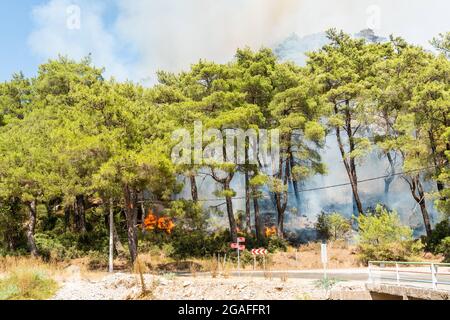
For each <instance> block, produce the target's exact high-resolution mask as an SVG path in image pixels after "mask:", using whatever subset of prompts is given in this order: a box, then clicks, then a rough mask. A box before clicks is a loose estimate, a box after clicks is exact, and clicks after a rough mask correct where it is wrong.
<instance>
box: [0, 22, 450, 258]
mask: <svg viewBox="0 0 450 320" xmlns="http://www.w3.org/2000/svg"><path fill="white" fill-rule="evenodd" d="M327 36H328V38H329V44H326V45H325V46H323V47H322V48H321V49H320V50H317V51H315V52H311V53H309V54H308V59H307V63H306V66H305V67H299V66H297V65H295V64H293V63H291V62H281V61H279V60H278V59H277V57H276V56H275V55H274V53H273V52H272V51H271V50H269V49H261V50H259V51H252V50H250V49H248V48H245V49H239V50H237V52H236V56H235V59H233V60H232V61H230V62H229V63H226V64H218V63H214V62H210V61H204V60H200V61H199V62H198V63H196V64H194V65H192V66H191V68H190V69H189V70H186V71H184V72H181V73H178V74H174V73H170V72H165V71H160V72H159V73H158V84H156V85H155V86H153V87H151V88H146V87H142V86H140V85H138V84H135V83H131V82H126V83H118V82H116V81H115V80H114V79H111V80H107V79H105V78H104V76H103V70H102V69H98V68H96V67H93V66H92V65H91V62H90V60H89V59H88V58H87V59H85V60H83V61H80V62H76V61H72V60H70V59H68V58H65V57H60V58H59V59H57V60H50V61H48V62H47V63H45V64H43V65H41V66H40V68H39V70H38V73H37V75H36V76H35V77H34V78H31V79H28V78H26V77H24V75H23V74H20V73H18V74H15V75H14V76H13V77H12V79H11V80H10V81H8V82H5V83H1V84H0V152H1V158H0V237H1V239H0V242H1V247H2V249H1V250H2V251H0V252H5V253H12V252H24V251H28V252H30V253H31V254H32V255H34V256H38V255H41V254H42V252H41V251H42V248H43V247H45V244H48V242H49V241H53V242H55V241H57V239H59V240H58V241H60V242H61V246H66V247H70V246H76V247H77V248H81V247H83V245H87V246H92V247H94V246H97V245H98V246H99V247H102V246H103V245H104V242H105V241H106V240H105V239H104V238H105V237H106V234H105V230H107V228H106V226H107V225H108V223H107V220H108V214H109V212H110V210H112V211H113V212H114V214H115V223H116V226H117V228H115V229H117V230H115V237H117V239H116V240H117V241H116V244H117V246H116V248H117V250H120V245H119V244H120V238H121V237H123V238H126V239H127V241H128V248H129V252H130V255H131V261H132V262H134V261H135V259H136V257H137V254H138V242H139V240H140V239H141V238H142V237H143V233H145V232H143V231H144V230H146V227H148V228H147V229H149V228H150V227H149V226H151V228H156V226H158V228H159V229H161V230H165V231H166V232H165V234H164V235H161V237H162V236H169V235H170V236H172V237H174V238H173V241H174V242H176V241H178V242H179V243H181V242H182V241H185V240H186V238H185V237H186V234H190V235H191V236H192V237H195V236H198V239H202V237H205V236H206V235H207V234H211V230H210V227H209V226H208V214H210V212H211V210H212V209H214V210H216V211H222V212H223V213H224V215H225V217H226V219H227V221H228V226H227V229H228V230H227V232H228V233H227V234H226V236H225V237H224V241H223V243H225V246H226V241H230V240H236V237H237V236H238V235H239V234H245V235H248V236H249V237H253V238H255V241H256V242H259V243H263V242H264V241H265V239H264V238H265V236H266V235H267V228H272V227H274V228H276V234H277V237H278V238H280V239H282V238H283V237H285V230H284V221H285V218H286V215H288V214H289V212H288V211H287V210H286V209H287V204H288V201H290V200H291V198H294V199H295V201H301V199H300V198H299V197H298V190H299V185H300V183H301V182H302V181H305V180H306V179H308V178H310V177H312V176H314V175H321V174H326V172H327V163H325V162H324V161H323V159H322V158H321V156H320V152H319V151H320V149H321V148H323V146H324V139H325V137H326V136H327V135H328V134H330V133H332V134H333V135H334V137H335V139H336V142H337V144H338V147H339V152H340V155H341V159H337V160H336V161H342V162H343V163H344V166H345V170H346V173H347V176H348V182H349V184H350V186H351V191H352V198H353V203H354V210H353V212H352V214H354V215H355V216H358V215H369V214H370V212H368V211H369V210H368V208H367V206H366V205H365V204H364V203H363V200H362V199H361V197H360V194H359V189H358V187H359V184H358V182H359V178H358V174H359V172H358V167H357V163H358V162H359V161H364V158H365V157H366V155H367V154H368V152H369V151H370V150H371V149H373V148H379V149H380V150H381V151H382V156H383V157H386V159H387V160H388V162H389V163H391V164H392V167H391V170H390V173H389V175H388V176H386V177H385V185H386V188H385V192H386V194H389V192H390V190H389V185H390V183H391V182H392V178H393V177H394V176H398V175H400V176H401V178H402V179H403V181H404V183H405V184H406V185H407V186H408V188H409V190H410V196H411V197H412V199H414V201H415V202H416V203H417V206H418V208H420V212H421V214H422V218H423V221H422V222H423V225H424V229H425V231H426V234H427V236H428V237H431V236H432V233H433V230H432V229H433V225H432V223H431V222H430V213H429V212H428V209H427V204H428V203H430V202H432V203H434V204H435V206H436V208H437V209H438V210H439V212H440V213H441V214H442V217H443V219H449V215H450V201H449V197H450V191H449V188H448V186H449V183H450V181H449V180H450V171H449V162H448V161H449V158H450V123H449V122H450V61H449V60H448V58H449V51H450V47H449V34H443V35H440V36H439V37H437V38H435V39H434V40H433V41H432V43H433V45H434V46H435V47H436V49H437V51H438V53H432V52H428V51H426V50H425V49H423V48H421V47H418V46H414V45H411V44H408V43H407V42H405V41H404V40H403V39H400V38H394V37H391V39H390V40H389V41H385V42H382V43H377V42H375V43H373V42H366V41H365V40H364V39H354V38H352V37H350V36H349V35H347V34H345V33H343V32H338V31H336V30H329V31H328V32H327ZM195 121H202V123H203V126H204V127H205V128H218V129H219V130H225V129H230V128H239V129H243V130H244V131H245V130H247V129H252V128H253V129H279V132H280V148H281V155H280V166H279V170H278V172H275V173H273V174H266V172H265V171H264V170H262V168H261V167H260V166H259V165H258V164H250V163H245V164H244V165H241V164H239V165H238V164H233V163H225V164H215V163H192V164H191V165H176V164H174V163H173V161H172V160H171V151H172V147H173V146H174V145H175V144H176V141H174V140H173V139H172V133H173V132H174V130H176V129H179V128H184V129H187V130H188V131H189V132H191V133H192V134H194V130H195V129H194V122H195ZM246 148H250V146H249V145H248V144H247V145H246ZM224 156H226V155H224ZM393 158H396V159H401V165H402V170H401V171H400V172H399V171H398V170H397V168H396V167H395V166H394V164H393V161H392V159H393ZM328 165H329V164H328ZM237 175H243V176H244V187H243V188H244V191H245V192H244V195H243V197H245V210H243V212H237V210H235V208H234V207H233V198H235V197H236V196H237V194H236V191H235V190H233V188H232V186H231V184H232V181H233V179H235V178H236V176H237ZM181 176H184V177H186V178H187V179H185V180H183V181H187V182H188V186H187V187H188V188H189V190H190V193H191V197H189V198H188V199H182V200H174V199H175V198H174V196H175V195H176V194H178V193H179V192H180V191H181V190H182V189H183V188H184V187H185V186H184V185H183V184H182V183H180V181H181V180H180V179H179V177H181ZM204 176H208V177H210V178H212V179H213V180H214V182H215V190H211V195H212V194H214V195H215V196H216V197H218V198H220V199H223V200H224V203H223V205H221V206H218V207H215V208H210V207H208V206H207V204H206V203H204V202H202V201H201V200H202V199H201V196H200V195H199V192H198V183H199V181H200V180H201V179H203V178H204ZM428 183H431V184H433V185H434V186H435V190H436V192H432V193H429V192H427V191H426V189H425V187H424V185H425V184H428ZM288 186H292V189H293V190H294V192H290V191H289V187H288ZM266 193H268V194H269V197H270V198H271V199H272V200H273V215H274V220H275V221H276V224H275V225H273V226H272V225H266V224H265V221H264V219H263V218H262V216H261V213H260V204H261V203H260V202H261V199H262V198H263V197H264V196H265V194H266ZM385 205H387V204H386V203H385ZM390 209H394V210H395V209H396V208H395V207H394V208H390ZM153 215H155V216H157V217H159V218H164V217H166V220H164V219H163V220H162V221H161V223H158V222H157V220H154V222H153V220H152V217H153ZM149 217H150V218H149ZM146 218H147V219H146ZM169 218H170V219H174V220H175V227H174V228H175V230H174V231H173V232H172V228H173V226H172V225H171V224H169V225H170V227H167V225H166V224H165V223H164V222H167V221H168V220H167V219H169ZM145 221H147V223H146V222H145ZM151 228H150V229H151ZM265 230H266V232H265ZM125 235H126V237H125ZM198 239H197V242H198V241H200V242H201V240H198ZM153 240H154V241H160V240H161V238H157V237H155V238H154V239H153ZM218 241H219V240H218ZM181 245H182V244H180V246H181ZM186 245H187V246H189V244H186ZM204 253H205V252H204ZM65 254H67V252H66V253H65Z"/></svg>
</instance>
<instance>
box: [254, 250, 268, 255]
mask: <svg viewBox="0 0 450 320" xmlns="http://www.w3.org/2000/svg"><path fill="white" fill-rule="evenodd" d="M268 253H269V252H268V251H267V249H264V248H260V249H252V255H254V256H262V255H266V254H268Z"/></svg>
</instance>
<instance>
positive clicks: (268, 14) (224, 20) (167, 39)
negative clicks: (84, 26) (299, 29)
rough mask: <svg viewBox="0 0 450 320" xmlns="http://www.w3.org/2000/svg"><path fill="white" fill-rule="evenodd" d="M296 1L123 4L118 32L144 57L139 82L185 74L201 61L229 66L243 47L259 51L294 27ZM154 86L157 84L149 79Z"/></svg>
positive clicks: (202, 0)
mask: <svg viewBox="0 0 450 320" xmlns="http://www.w3.org/2000/svg"><path fill="white" fill-rule="evenodd" d="M300 4H301V1H295V0H281V1H272V0H243V1H240V0H217V1H214V2H213V3H212V2H211V1H208V0H192V1H183V0H167V1H145V0H132V1H127V0H119V1H118V7H119V13H120V14H119V17H118V19H117V23H116V30H117V32H118V35H119V37H120V38H121V39H124V40H125V41H128V42H129V43H130V45H132V46H133V47H134V48H135V49H136V51H138V52H139V53H140V59H141V61H140V63H139V69H140V70H139V71H137V73H138V74H139V76H140V77H148V76H150V75H151V74H152V73H154V71H155V70H157V69H164V70H169V71H180V70H181V69H184V68H187V67H188V66H189V65H190V64H192V63H195V62H197V61H198V60H199V59H200V58H203V59H208V60H214V61H216V62H220V63H224V62H226V61H228V60H230V59H231V58H232V57H233V55H234V53H235V51H236V49H237V48H238V47H244V46H250V47H252V48H254V49H258V48H260V47H261V46H263V45H266V46H269V45H271V44H273V43H274V42H276V41H279V40H281V39H282V38H283V37H284V36H285V35H286V34H287V33H288V32H289V30H293V28H294V27H295V25H294V21H295V12H297V11H298V10H299V8H300ZM150 81H151V82H153V81H154V78H150Z"/></svg>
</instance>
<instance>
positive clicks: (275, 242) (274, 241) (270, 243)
mask: <svg viewBox="0 0 450 320" xmlns="http://www.w3.org/2000/svg"><path fill="white" fill-rule="evenodd" d="M287 248H288V242H287V241H286V240H285V239H282V238H280V237H277V236H273V237H270V238H269V239H267V250H268V251H269V252H270V253H275V252H278V251H282V252H286V250H287Z"/></svg>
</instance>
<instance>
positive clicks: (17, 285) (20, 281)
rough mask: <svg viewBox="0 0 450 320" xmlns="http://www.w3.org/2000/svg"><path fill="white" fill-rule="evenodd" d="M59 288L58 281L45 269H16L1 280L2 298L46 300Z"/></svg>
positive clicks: (0, 292)
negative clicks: (48, 274)
mask: <svg viewBox="0 0 450 320" xmlns="http://www.w3.org/2000/svg"><path fill="white" fill-rule="evenodd" d="M57 289H58V284H57V283H56V281H54V280H53V279H51V278H50V277H48V276H47V275H46V273H45V272H43V271H39V270H31V269H16V270H15V271H13V272H12V273H11V274H10V275H9V276H8V277H7V278H5V279H3V280H0V300H45V299H49V298H51V297H52V296H53V295H54V294H55V293H56V290H57Z"/></svg>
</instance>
